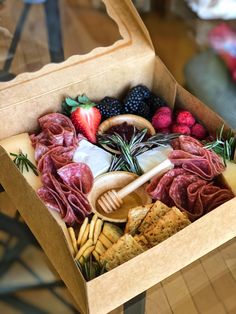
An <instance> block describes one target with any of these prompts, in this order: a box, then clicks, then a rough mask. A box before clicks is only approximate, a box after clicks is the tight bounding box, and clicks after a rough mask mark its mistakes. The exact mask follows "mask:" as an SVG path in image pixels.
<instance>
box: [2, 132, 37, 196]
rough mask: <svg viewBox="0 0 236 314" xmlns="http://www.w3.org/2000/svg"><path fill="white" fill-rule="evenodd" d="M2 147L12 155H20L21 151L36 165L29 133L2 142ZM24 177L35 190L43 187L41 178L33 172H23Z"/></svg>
mask: <svg viewBox="0 0 236 314" xmlns="http://www.w3.org/2000/svg"><path fill="white" fill-rule="evenodd" d="M0 145H1V146H2V147H3V148H4V149H5V150H6V151H7V153H8V154H9V155H10V153H14V154H19V151H20V150H21V151H22V153H23V154H27V157H28V159H29V160H30V161H31V162H32V163H33V164H34V165H36V162H35V159H34V148H33V146H32V145H31V140H30V137H29V134H28V133H21V134H18V135H15V136H12V137H9V138H7V139H4V140H2V141H0ZM10 157H11V159H14V157H13V156H10ZM23 176H24V177H25V178H26V180H27V181H28V183H29V184H30V185H31V186H32V188H33V189H34V190H38V188H39V187H40V186H42V183H41V180H40V176H36V175H35V174H34V173H33V171H32V170H29V172H27V171H26V170H24V171H23Z"/></svg>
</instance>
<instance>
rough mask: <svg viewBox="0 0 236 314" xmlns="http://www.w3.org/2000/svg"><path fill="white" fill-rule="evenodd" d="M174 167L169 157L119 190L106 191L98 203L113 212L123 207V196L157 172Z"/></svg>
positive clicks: (108, 211) (107, 210) (105, 209)
mask: <svg viewBox="0 0 236 314" xmlns="http://www.w3.org/2000/svg"><path fill="white" fill-rule="evenodd" d="M173 167H174V165H173V164H172V162H171V161H170V160H169V159H166V160H164V161H163V162H162V163H160V164H159V165H157V166H155V167H154V168H152V169H151V170H149V171H148V172H146V173H144V174H143V175H141V176H140V177H139V178H137V179H136V180H134V181H132V182H131V183H129V184H128V185H126V186H125V187H123V188H122V189H121V190H119V191H117V192H116V191H115V190H110V191H108V192H106V193H104V194H103V195H102V196H101V197H100V198H99V200H98V204H99V205H100V206H101V208H102V209H103V210H104V212H106V213H111V212H113V211H115V210H117V209H118V208H120V207H121V205H122V204H123V200H122V199H123V198H124V197H125V196H127V195H128V194H130V193H131V192H133V191H135V190H136V189H137V188H139V187H140V186H141V185H143V184H144V183H146V182H147V181H148V180H150V179H151V178H152V177H154V176H155V175H157V174H160V173H162V172H165V171H167V170H170V169H172V168H173Z"/></svg>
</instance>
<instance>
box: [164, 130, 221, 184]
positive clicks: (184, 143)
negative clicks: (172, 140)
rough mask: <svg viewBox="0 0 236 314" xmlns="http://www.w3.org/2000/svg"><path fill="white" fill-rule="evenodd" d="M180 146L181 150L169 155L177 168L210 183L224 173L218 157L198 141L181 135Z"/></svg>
mask: <svg viewBox="0 0 236 314" xmlns="http://www.w3.org/2000/svg"><path fill="white" fill-rule="evenodd" d="M175 145H176V144H175ZM178 146H179V148H180V149H178V150H173V151H172V152H171V153H170V155H169V158H170V160H171V161H172V162H173V163H174V165H175V166H177V167H182V168H183V169H185V170H187V171H189V172H191V173H193V174H197V175H198V176H199V177H200V178H202V179H205V180H209V181H210V180H212V179H213V178H214V177H215V176H217V175H219V174H220V173H222V172H223V170H224V165H223V163H222V162H221V160H220V158H219V157H218V155H217V154H215V153H214V152H212V151H209V150H207V149H205V148H204V147H203V145H202V144H201V143H200V142H199V141H197V140H196V139H194V138H192V137H190V136H183V135H181V136H180V137H179V145H178Z"/></svg>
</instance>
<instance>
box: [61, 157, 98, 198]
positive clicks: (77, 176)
mask: <svg viewBox="0 0 236 314" xmlns="http://www.w3.org/2000/svg"><path fill="white" fill-rule="evenodd" d="M57 173H58V175H59V176H60V178H61V179H62V180H63V182H65V183H67V184H68V185H69V186H71V187H72V188H73V189H75V190H80V191H81V192H83V193H84V194H87V193H89V192H90V191H91V189H92V186H93V174H92V171H91V170H90V168H89V167H88V166H87V165H86V164H85V163H82V162H78V163H70V164H67V165H66V166H64V167H62V168H60V169H59V170H58V171H57Z"/></svg>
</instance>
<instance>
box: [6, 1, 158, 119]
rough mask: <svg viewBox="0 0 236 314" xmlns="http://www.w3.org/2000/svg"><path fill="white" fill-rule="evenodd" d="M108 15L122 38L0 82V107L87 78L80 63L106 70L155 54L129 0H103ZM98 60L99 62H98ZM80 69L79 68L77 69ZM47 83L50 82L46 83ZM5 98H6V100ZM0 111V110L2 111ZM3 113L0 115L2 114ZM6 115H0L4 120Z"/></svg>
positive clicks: (145, 30) (146, 32)
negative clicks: (116, 64)
mask: <svg viewBox="0 0 236 314" xmlns="http://www.w3.org/2000/svg"><path fill="white" fill-rule="evenodd" d="M103 2H104V3H105V6H106V8H107V13H108V15H109V16H110V17H111V18H112V19H113V20H114V21H115V22H116V23H117V25H118V28H119V32H120V34H121V37H122V39H120V40H118V41H117V42H115V43H114V44H113V45H112V46H109V47H99V48H96V49H94V50H92V51H91V52H89V53H88V54H85V55H75V56H72V57H70V58H68V59H67V60H66V61H64V62H61V63H59V64H55V63H54V64H48V65H45V66H44V67H43V68H41V69H40V70H38V71H36V72H32V73H22V74H19V75H18V76H17V77H16V78H15V79H13V80H11V81H8V82H1V83H0V110H1V111H2V112H3V111H4V110H6V109H7V108H8V107H9V106H12V105H17V104H20V103H21V102H24V101H25V100H26V99H32V101H35V99H37V97H38V95H42V94H46V93H49V92H50V91H52V90H60V88H62V86H66V85H71V84H73V83H75V82H78V81H82V80H84V79H86V75H87V76H88V75H90V74H88V73H91V72H90V71H81V64H86V66H87V63H88V62H89V65H88V67H89V68H90V67H94V66H95V65H96V67H95V68H94V69H96V72H101V71H105V70H106V69H105V68H104V67H105V66H106V68H107V67H109V64H111V63H112V64H113V65H114V63H119V64H120V63H122V61H124V60H126V61H127V59H133V58H137V57H139V56H142V55H145V54H150V53H152V54H153V53H154V48H153V44H152V41H151V39H150V36H149V34H148V31H147V29H146V27H145V26H144V24H143V22H142V20H141V18H140V17H139V15H138V13H137V11H136V9H135V7H134V5H133V4H132V2H131V1H130V0H124V1H112V0H104V1H103ZM98 60H101V62H98ZM78 69H79V70H80V71H79V70H78ZM48 82H50V84H48ZM6 100H7V101H6ZM2 112H0V113H2ZM1 116H2V115H1ZM5 118H6V117H5V116H4V115H3V119H5Z"/></svg>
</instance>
